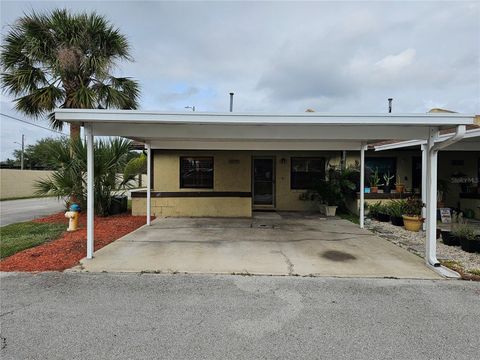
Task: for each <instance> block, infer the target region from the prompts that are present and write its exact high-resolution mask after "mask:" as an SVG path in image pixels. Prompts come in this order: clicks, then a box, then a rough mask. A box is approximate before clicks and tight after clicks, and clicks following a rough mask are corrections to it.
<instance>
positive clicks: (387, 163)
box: [365, 157, 397, 184]
mask: <svg viewBox="0 0 480 360" xmlns="http://www.w3.org/2000/svg"><path fill="white" fill-rule="evenodd" d="M365 167H366V177H367V179H369V178H370V176H371V175H372V174H373V173H374V172H375V170H376V169H378V176H379V177H380V184H383V183H384V182H385V180H384V179H383V175H385V174H387V173H390V176H393V179H392V180H391V182H390V184H394V183H395V181H396V178H397V159H396V158H394V157H367V158H365ZM368 182H369V183H370V181H368Z"/></svg>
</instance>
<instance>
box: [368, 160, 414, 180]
mask: <svg viewBox="0 0 480 360" xmlns="http://www.w3.org/2000/svg"><path fill="white" fill-rule="evenodd" d="M371 159H375V160H379V159H381V160H388V161H393V166H394V168H395V173H394V174H390V175H394V178H393V179H392V181H393V183H392V184H395V182H396V181H397V176H398V157H397V156H365V170H366V171H365V172H366V174H365V176H366V177H367V178H366V179H365V180H366V181H365V184H368V186H370V175H371V174H372V173H373V171H375V169H371V168H370V167H369V166H367V162H368V160H371ZM412 163H413V161H412ZM369 169H371V170H372V173H368V171H369ZM379 175H380V174H379ZM383 181H384V179H383V176H380V183H383Z"/></svg>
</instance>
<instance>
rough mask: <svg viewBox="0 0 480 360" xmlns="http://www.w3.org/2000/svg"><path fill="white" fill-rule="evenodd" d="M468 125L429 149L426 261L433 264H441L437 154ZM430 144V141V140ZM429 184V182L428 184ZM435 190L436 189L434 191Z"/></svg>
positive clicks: (434, 143) (455, 141)
mask: <svg viewBox="0 0 480 360" xmlns="http://www.w3.org/2000/svg"><path fill="white" fill-rule="evenodd" d="M465 132H466V126H465V125H458V126H457V129H456V131H455V134H454V135H453V136H452V137H450V138H448V139H447V140H444V141H442V142H433V144H432V145H430V146H429V149H428V158H429V159H428V162H429V163H430V166H429V167H430V168H429V174H428V175H429V178H430V189H429V192H430V196H428V197H427V198H428V203H427V211H426V213H427V238H426V242H427V244H426V254H425V255H426V256H425V257H426V261H427V263H428V264H430V265H432V266H435V267H437V266H440V263H439V261H438V259H437V252H436V240H437V239H436V238H437V236H436V232H437V218H436V213H437V194H436V193H437V156H438V152H439V151H440V150H442V149H445V148H446V147H448V146H450V145H453V144H455V143H457V142H458V141H460V140H462V139H463V138H464V136H465ZM429 144H430V142H429ZM428 185H429V184H427V186H428ZM433 190H434V191H433Z"/></svg>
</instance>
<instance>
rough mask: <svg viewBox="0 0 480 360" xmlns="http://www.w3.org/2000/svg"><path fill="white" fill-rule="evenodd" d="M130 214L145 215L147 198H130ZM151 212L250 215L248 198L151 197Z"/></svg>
mask: <svg viewBox="0 0 480 360" xmlns="http://www.w3.org/2000/svg"><path fill="white" fill-rule="evenodd" d="M132 200H133V201H132V214H133V215H146V206H147V200H146V199H145V198H133V199H132ZM152 214H153V215H154V216H160V217H179V216H187V217H189V216H192V217H251V216H252V202H251V199H250V198H236V197H235V198H233V197H225V198H223V197H218V198H214V197H203V198H198V197H197V198H152Z"/></svg>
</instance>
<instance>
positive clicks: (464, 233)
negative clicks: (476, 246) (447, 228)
mask: <svg viewBox="0 0 480 360" xmlns="http://www.w3.org/2000/svg"><path fill="white" fill-rule="evenodd" d="M452 235H453V236H455V237H456V238H458V239H467V240H475V235H476V233H475V230H474V229H473V227H472V226H470V225H468V224H458V225H455V226H454V227H453V228H452Z"/></svg>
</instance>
